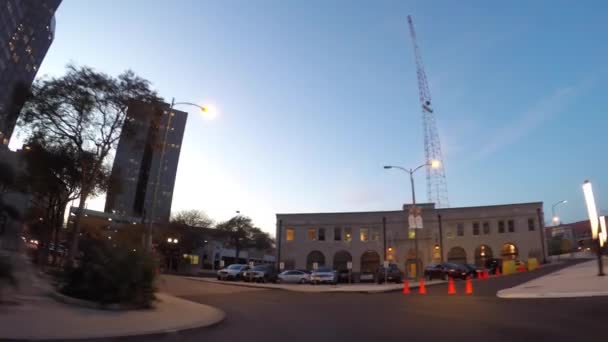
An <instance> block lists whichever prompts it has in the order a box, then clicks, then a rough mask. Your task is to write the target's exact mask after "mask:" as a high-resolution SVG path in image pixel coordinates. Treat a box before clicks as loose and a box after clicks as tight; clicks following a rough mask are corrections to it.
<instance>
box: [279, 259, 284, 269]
mask: <svg viewBox="0 0 608 342" xmlns="http://www.w3.org/2000/svg"><path fill="white" fill-rule="evenodd" d="M279 269H280V270H281V271H282V270H284V269H285V263H284V262H282V261H281V262H280V263H279Z"/></svg>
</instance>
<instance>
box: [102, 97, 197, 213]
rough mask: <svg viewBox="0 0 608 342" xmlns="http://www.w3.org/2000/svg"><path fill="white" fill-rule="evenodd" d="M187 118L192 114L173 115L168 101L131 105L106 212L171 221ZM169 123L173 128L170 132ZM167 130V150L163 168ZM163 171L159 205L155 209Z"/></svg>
mask: <svg viewBox="0 0 608 342" xmlns="http://www.w3.org/2000/svg"><path fill="white" fill-rule="evenodd" d="M187 118H188V113H186V112H182V111H179V110H175V109H174V110H173V111H172V112H171V114H169V105H168V104H166V103H163V104H160V105H158V104H146V103H137V102H134V103H132V104H130V105H129V109H128V113H127V118H126V119H125V124H124V126H123V131H122V133H121V136H120V141H119V143H118V147H117V149H116V156H115V158H114V164H113V166H112V175H111V181H110V186H109V189H108V192H107V194H106V204H105V209H104V210H105V211H106V212H113V213H117V214H119V215H122V216H128V217H139V218H141V219H145V220H146V221H153V222H157V223H166V222H168V221H169V218H170V215H171V203H172V200H173V188H174V186H175V175H176V173H177V165H178V162H179V155H180V151H181V144H182V139H183V136H184V131H185V128H186V120H187ZM168 123H169V126H170V127H169V130H168V131H166V127H167V124H168ZM165 133H166V141H165V153H164V157H163V165H162V168H161V165H160V158H161V149H162V144H163V141H164V138H165ZM159 171H161V173H160V182H159V187H158V191H157V194H156V206H155V208H154V210H152V205H153V198H154V190H155V186H156V181H157V177H158V172H159ZM152 213H154V214H152ZM152 215H153V216H154V217H151V216H152Z"/></svg>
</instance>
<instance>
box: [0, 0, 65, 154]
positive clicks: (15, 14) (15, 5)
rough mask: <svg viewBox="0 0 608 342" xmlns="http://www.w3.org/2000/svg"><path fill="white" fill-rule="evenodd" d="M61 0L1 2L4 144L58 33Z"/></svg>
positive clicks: (0, 124)
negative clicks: (58, 11) (56, 25)
mask: <svg viewBox="0 0 608 342" xmlns="http://www.w3.org/2000/svg"><path fill="white" fill-rule="evenodd" d="M60 3H61V0H37V1H29V0H5V1H2V2H1V3H0V145H4V146H6V145H8V143H9V140H10V138H11V135H12V133H13V130H14V128H15V124H16V122H17V118H18V116H19V112H20V110H21V107H22V106H23V104H24V102H25V99H26V97H27V94H28V92H29V89H30V87H31V85H32V82H33V80H34V77H35V76H36V73H37V72H38V68H40V64H42V60H43V59H44V56H45V55H46V52H47V51H48V49H49V47H50V46H51V43H52V42H53V38H54V35H55V17H54V15H55V11H56V10H57V7H59V4H60Z"/></svg>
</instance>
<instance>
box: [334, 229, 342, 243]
mask: <svg viewBox="0 0 608 342" xmlns="http://www.w3.org/2000/svg"><path fill="white" fill-rule="evenodd" d="M334 241H342V228H340V227H334Z"/></svg>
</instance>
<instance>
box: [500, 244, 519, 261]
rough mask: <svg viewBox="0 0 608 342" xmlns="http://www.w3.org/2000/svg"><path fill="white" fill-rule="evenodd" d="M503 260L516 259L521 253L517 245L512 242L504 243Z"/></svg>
mask: <svg viewBox="0 0 608 342" xmlns="http://www.w3.org/2000/svg"><path fill="white" fill-rule="evenodd" d="M500 255H501V256H502V258H503V260H515V259H517V256H518V255H519V251H518V250H517V246H515V245H514V244H512V243H505V244H504V245H502V252H501V253H500Z"/></svg>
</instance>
